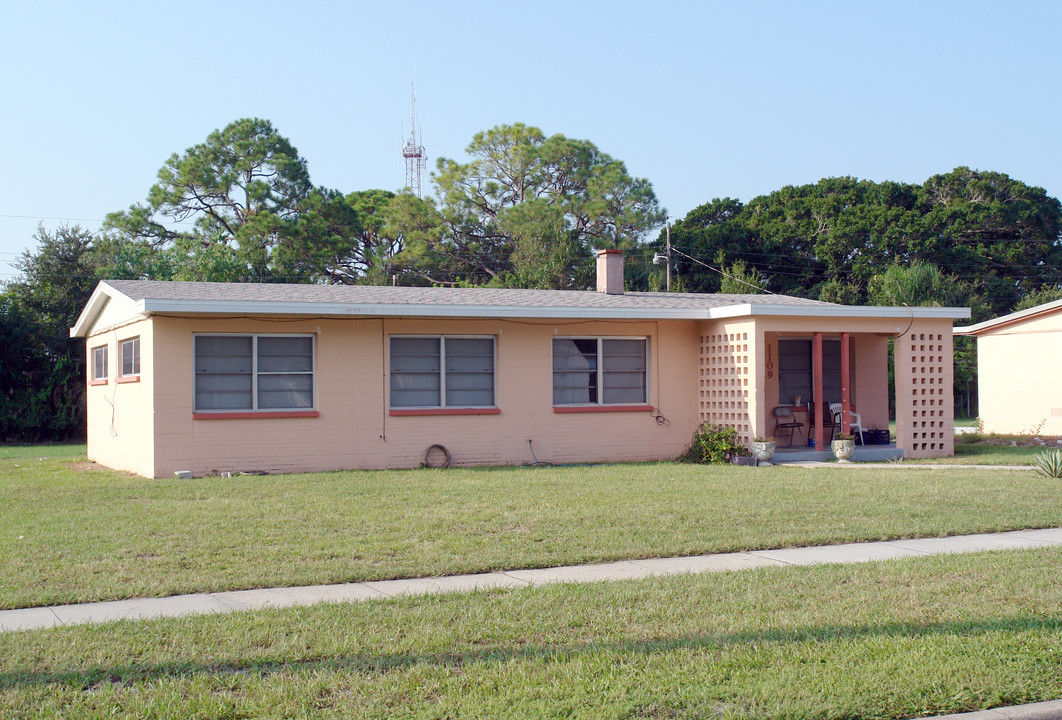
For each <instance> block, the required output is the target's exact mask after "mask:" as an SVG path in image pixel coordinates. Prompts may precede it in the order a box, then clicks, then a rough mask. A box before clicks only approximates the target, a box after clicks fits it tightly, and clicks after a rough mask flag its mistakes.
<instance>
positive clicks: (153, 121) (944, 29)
mask: <svg viewBox="0 0 1062 720" xmlns="http://www.w3.org/2000/svg"><path fill="white" fill-rule="evenodd" d="M1059 28H1062V3H1059V2H1055V1H1042V2H1038V1H1033V0H1027V1H1025V2H1022V1H1020V0H1019V1H1017V2H1006V3H1002V2H983V1H980V0H963V1H956V2H945V1H940V2H934V1H932V0H919V1H917V2H907V1H905V0H889V1H888V2H876V3H872V2H864V1H857V2H816V1H815V0H804V1H803V2H756V1H755V0H748V1H745V2H733V0H728V1H726V2H715V1H713V0H701V1H697V2H694V1H688V2H680V1H671V0H657V1H656V2H626V1H625V0H612V1H610V2H599V1H597V0H586V1H584V2H580V1H579V0H568V1H567V2H553V1H552V0H540V1H538V2H534V3H526V2H525V3H503V2H462V1H461V0H452V1H451V2H445V3H443V2H438V1H436V2H418V1H416V0H408V1H406V2H392V3H379V2H376V3H368V2H317V1H315V0H303V2H299V3H280V2H270V1H268V0H260V1H259V2H243V1H242V0H227V1H226V2H216V0H212V1H211V2H198V1H196V0H188V1H185V2H181V3H177V4H174V3H157V2H143V1H141V2H137V3H123V2H108V1H107V0H101V1H100V2H96V3H84V2H77V3H74V2H51V3H13V4H11V6H9V7H7V8H6V9H5V11H4V21H3V23H2V24H0V67H2V68H3V70H2V71H0V73H2V75H0V77H2V78H3V81H2V84H0V131H2V132H0V142H3V144H4V151H3V153H2V154H0V158H2V160H0V162H2V166H0V169H2V172H0V282H2V281H5V280H11V279H13V278H14V277H15V276H16V274H17V273H16V271H15V270H14V268H12V267H11V265H10V263H11V262H13V261H14V260H15V259H16V258H17V257H18V256H19V255H20V254H21V253H22V252H24V251H25V250H27V249H30V250H33V249H35V248H36V241H35V240H34V237H33V236H34V233H35V232H36V230H37V227H38V225H41V224H43V226H44V227H45V228H48V229H55V228H57V227H59V226H60V225H62V224H64V223H65V224H69V225H73V224H80V225H81V226H82V227H84V228H87V229H89V230H92V231H95V230H97V229H98V228H99V225H100V222H101V221H102V219H103V218H104V216H105V215H106V214H107V213H109V212H113V211H116V210H123V209H126V208H128V207H129V206H130V205H132V204H133V203H136V202H142V201H143V200H144V199H145V198H146V197H147V194H148V190H149V189H150V187H151V185H152V184H153V183H154V182H155V179H156V175H157V173H158V170H159V168H161V167H162V165H163V164H164V163H165V162H166V160H167V158H169V157H170V156H171V155H172V154H174V153H181V152H183V151H184V150H185V149H187V148H189V147H191V146H193V145H195V144H197V143H200V142H203V141H204V140H205V139H206V137H207V135H209V134H210V132H212V131H213V130H216V129H219V128H222V127H224V126H225V125H227V124H228V123H230V122H232V121H233V120H236V119H239V118H243V117H260V118H265V119H268V120H270V121H271V122H272V123H273V125H274V127H275V128H276V129H277V130H278V131H279V132H280V134H282V135H284V136H285V137H287V138H288V139H289V140H290V141H291V142H292V143H293V144H294V145H295V147H296V148H297V149H298V150H299V153H300V154H301V155H302V156H303V157H304V158H306V160H307V163H308V166H309V171H310V176H311V179H312V181H313V182H314V184H315V185H319V186H324V187H329V188H335V189H338V190H341V191H343V192H351V191H354V190H365V189H370V188H383V189H388V190H397V189H399V188H400V187H402V186H403V185H404V184H405V165H404V161H403V159H402V157H401V153H400V148H401V145H402V142H403V141H404V140H405V139H406V134H408V132H409V129H410V114H411V107H410V104H411V103H410V100H411V91H412V83H413V81H414V79H415V80H416V92H417V116H418V126H419V127H418V129H421V130H422V131H423V135H422V142H423V143H424V145H425V146H426V150H427V153H428V155H429V161H428V164H429V168H432V167H434V162H435V160H436V159H437V158H439V157H447V158H451V159H456V160H459V161H460V160H464V159H465V155H464V149H465V147H466V146H467V145H468V143H469V142H470V141H471V139H472V136H473V135H474V134H475V133H476V132H479V131H481V130H487V129H489V128H491V127H494V126H497V125H502V124H512V123H517V122H521V123H524V124H527V125H532V126H535V127H538V128H541V129H542V131H543V132H545V133H546V134H547V135H552V134H555V133H561V134H563V135H566V136H568V137H572V138H578V139H583V140H589V141H591V142H593V143H594V144H595V145H597V146H598V147H599V148H600V149H601V150H602V151H604V152H606V153H608V154H609V155H611V156H612V157H614V158H617V159H619V160H622V161H623V162H624V163H625V164H626V166H627V169H628V171H629V172H630V173H631V174H632V175H634V176H636V177H644V178H648V179H649V181H650V182H651V183H652V184H653V187H654V189H655V191H656V194H657V197H658V198H659V200H660V202H661V204H662V205H663V206H664V207H666V208H667V209H668V213H669V215H670V216H671V217H672V218H674V219H679V218H682V217H683V216H684V215H685V214H686V213H688V212H689V211H690V210H692V209H693V208H695V207H697V206H698V205H701V204H702V203H705V202H708V201H710V200H711V199H713V198H717V197H733V198H738V199H740V200H742V201H745V202H747V201H749V200H751V199H752V198H754V197H756V196H758V195H764V194H767V193H770V192H771V191H773V190H777V189H779V188H781V187H784V186H786V185H802V184H806V183H814V182H817V181H818V180H820V179H822V178H824V177H839V176H853V177H858V178H863V179H868V180H873V181H878V182H880V181H884V180H893V181H900V182H909V183H922V182H924V181H925V180H926V179H927V178H929V177H931V176H933V175H936V174H938V173H945V172H948V171H950V170H952V169H954V168H955V167H958V166H961V165H965V166H968V167H972V168H975V169H980V170H991V171H996V172H1003V173H1006V174H1008V175H1010V176H1011V177H1012V178H1014V179H1016V180H1020V181H1022V182H1025V183H1027V184H1029V185H1034V186H1038V187H1042V188H1044V189H1045V190H1046V191H1047V193H1048V194H1049V195H1052V196H1054V197H1062V162H1060V160H1062V152H1060V150H1062V142H1060V135H1059V132H1058V129H1057V126H1058V118H1059V117H1060V116H1062V112H1060V107H1059V106H1060V103H1062V94H1060V92H1059V71H1060V70H1062V42H1060V41H1059ZM424 184H425V194H430V190H431V186H430V181H429V180H428V179H427V178H425V183H424Z"/></svg>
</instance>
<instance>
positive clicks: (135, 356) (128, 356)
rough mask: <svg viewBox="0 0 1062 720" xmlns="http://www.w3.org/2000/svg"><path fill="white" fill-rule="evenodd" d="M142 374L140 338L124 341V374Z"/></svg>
mask: <svg viewBox="0 0 1062 720" xmlns="http://www.w3.org/2000/svg"><path fill="white" fill-rule="evenodd" d="M139 374H140V338H132V339H131V340H123V341H122V375H139Z"/></svg>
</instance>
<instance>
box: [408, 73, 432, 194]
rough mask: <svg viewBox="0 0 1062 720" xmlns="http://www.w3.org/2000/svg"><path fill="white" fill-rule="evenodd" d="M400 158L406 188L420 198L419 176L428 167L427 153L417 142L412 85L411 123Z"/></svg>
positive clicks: (415, 96)
mask: <svg viewBox="0 0 1062 720" xmlns="http://www.w3.org/2000/svg"><path fill="white" fill-rule="evenodd" d="M402 157H404V158H405V159H406V187H408V188H409V189H410V190H412V191H413V192H415V193H416V194H417V197H420V193H421V186H420V176H421V174H422V173H423V172H424V168H425V167H427V165H428V153H426V152H425V151H424V146H423V145H421V144H420V142H418V141H417V84H416V83H415V82H414V83H413V122H412V123H411V125H410V128H409V140H407V141H406V144H405V145H403V146H402Z"/></svg>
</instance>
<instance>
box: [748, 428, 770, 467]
mask: <svg viewBox="0 0 1062 720" xmlns="http://www.w3.org/2000/svg"><path fill="white" fill-rule="evenodd" d="M752 456H753V457H754V458H756V462H757V464H759V465H770V464H771V458H773V457H774V440H773V439H770V438H765V437H760V436H758V435H757V436H756V437H755V438H753V439H752Z"/></svg>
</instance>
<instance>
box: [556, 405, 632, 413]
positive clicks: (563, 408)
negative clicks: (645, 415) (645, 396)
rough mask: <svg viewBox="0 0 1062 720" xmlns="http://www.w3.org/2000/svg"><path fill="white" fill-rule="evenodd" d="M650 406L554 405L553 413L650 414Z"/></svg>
mask: <svg viewBox="0 0 1062 720" xmlns="http://www.w3.org/2000/svg"><path fill="white" fill-rule="evenodd" d="M652 411H653V406H652V405H555V406H554V407H553V412H555V413H599V412H652Z"/></svg>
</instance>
